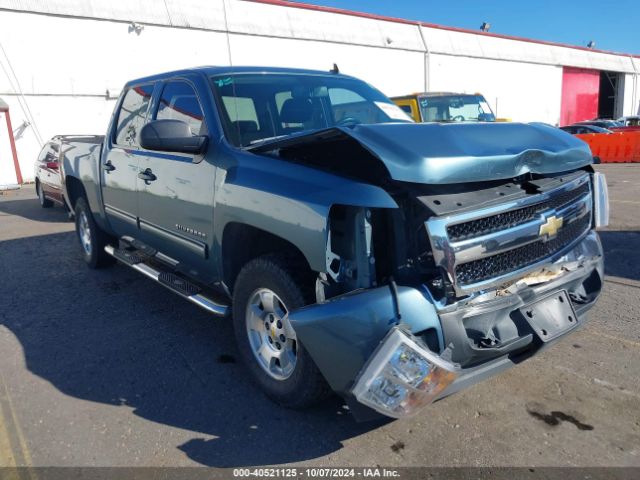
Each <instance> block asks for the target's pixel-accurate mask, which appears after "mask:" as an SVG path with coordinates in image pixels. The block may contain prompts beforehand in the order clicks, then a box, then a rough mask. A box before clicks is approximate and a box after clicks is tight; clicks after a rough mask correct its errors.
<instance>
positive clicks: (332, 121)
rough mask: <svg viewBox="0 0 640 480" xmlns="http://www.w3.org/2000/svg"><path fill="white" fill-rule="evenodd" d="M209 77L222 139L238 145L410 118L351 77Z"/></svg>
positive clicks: (263, 75) (307, 75)
mask: <svg viewBox="0 0 640 480" xmlns="http://www.w3.org/2000/svg"><path fill="white" fill-rule="evenodd" d="M212 80H213V91H214V94H215V96H216V101H217V102H218V106H219V109H220V112H221V115H220V117H221V119H222V123H223V127H224V130H225V133H226V135H227V138H228V139H229V141H230V142H231V143H233V144H234V145H236V146H240V147H246V146H249V145H253V144H256V143H259V142H261V141H265V140H269V139H273V138H277V137H283V136H287V135H292V134H294V133H300V132H308V131H313V130H319V129H324V128H329V127H334V126H349V125H357V124H360V123H387V122H412V121H413V120H411V119H410V118H409V117H408V116H407V115H406V114H405V113H404V112H403V111H402V110H400V108H398V107H397V106H396V105H395V104H394V103H392V102H391V100H389V99H388V98H387V97H385V96H384V95H383V94H382V93H380V92H379V91H378V90H376V89H374V88H373V87H371V86H369V85H367V84H366V83H365V82H362V81H360V80H355V79H351V78H344V77H339V76H335V75H312V74H253V73H250V74H244V73H239V74H234V75H224V76H217V77H212Z"/></svg>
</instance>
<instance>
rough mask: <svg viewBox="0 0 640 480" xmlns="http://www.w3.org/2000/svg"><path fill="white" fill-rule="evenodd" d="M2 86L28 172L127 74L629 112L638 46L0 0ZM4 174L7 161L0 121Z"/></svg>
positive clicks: (325, 15) (345, 21)
mask: <svg viewBox="0 0 640 480" xmlns="http://www.w3.org/2000/svg"><path fill="white" fill-rule="evenodd" d="M0 25H1V28H0V47H1V48H0V66H1V67H2V71H0V97H1V98H2V99H3V100H4V101H6V102H7V103H8V104H9V106H10V112H11V118H12V122H13V128H14V134H15V137H16V146H17V150H18V157H19V160H20V165H21V167H22V173H23V176H24V177H25V179H26V180H29V179H32V178H33V161H34V160H35V158H36V157H37V155H38V152H39V150H40V147H41V144H42V142H44V141H46V140H47V139H48V138H50V137H52V136H53V135H56V134H91V133H102V132H104V131H105V129H106V126H107V123H108V121H109V117H110V115H111V112H112V110H113V107H114V103H115V99H116V97H117V95H118V94H119V92H120V89H121V87H122V85H123V84H124V83H125V82H126V81H127V80H130V79H133V78H136V77H141V76H145V75H148V74H152V73H157V72H161V71H166V70H174V69H179V68H183V67H189V66H196V65H228V64H230V63H232V64H233V65H270V66H286V67H303V68H312V69H320V70H328V69H330V68H331V66H332V65H333V64H334V63H336V64H338V66H339V67H340V70H341V72H343V73H347V74H351V75H354V76H357V77H360V78H362V79H364V80H366V81H368V82H369V83H371V84H372V85H374V86H376V87H377V88H379V89H380V90H382V91H383V92H384V93H386V94H387V95H389V96H394V95H402V94H407V93H411V92H416V91H424V90H430V91H440V90H447V91H459V92H469V93H472V92H482V93H483V94H484V95H485V97H486V98H487V100H488V101H489V103H490V104H491V105H492V107H493V108H494V109H495V110H497V112H496V113H497V115H498V116H500V117H506V118H510V119H512V120H514V121H524V122H528V121H542V122H547V123H551V124H560V123H568V122H571V121H575V120H584V119H587V118H590V117H595V116H605V115H606V116H613V117H617V116H621V115H630V114H635V113H638V108H639V101H640V92H639V90H640V82H639V80H638V74H639V73H640V57H634V56H632V55H627V54H619V53H611V52H604V51H598V50H591V49H587V48H582V47H573V46H568V45H560V44H554V43H549V42H541V41H535V40H527V39H522V38H514V37H507V36H502V35H495V34H490V33H484V32H481V31H469V30H462V29H457V28H450V27H443V26H438V25H431V24H424V23H418V22H411V21H405V20H401V19H392V18H385V17H379V16H374V15H367V14H360V13H355V12H346V11H341V10H336V9H331V8H324V7H316V6H313V5H304V4H298V3H291V2H286V1H283V0H138V1H129V2H121V1H108V0H0ZM0 131H1V132H2V133H0V185H2V184H8V183H14V182H15V176H14V169H13V163H12V161H11V154H10V150H9V146H8V141H7V138H6V127H5V123H4V119H0Z"/></svg>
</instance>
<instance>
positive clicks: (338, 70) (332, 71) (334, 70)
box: [329, 63, 340, 73]
mask: <svg viewBox="0 0 640 480" xmlns="http://www.w3.org/2000/svg"><path fill="white" fill-rule="evenodd" d="M329 71H330V72H331V73H340V69H339V68H338V64H337V63H334V64H333V68H332V69H331V70H329Z"/></svg>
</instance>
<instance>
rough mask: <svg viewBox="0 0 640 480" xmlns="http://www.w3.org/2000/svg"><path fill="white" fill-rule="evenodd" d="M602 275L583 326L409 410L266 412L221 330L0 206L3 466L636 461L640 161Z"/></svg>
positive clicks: (23, 200)
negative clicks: (369, 415) (361, 417)
mask: <svg viewBox="0 0 640 480" xmlns="http://www.w3.org/2000/svg"><path fill="white" fill-rule="evenodd" d="M599 170H600V171H603V172H605V173H606V174H607V178H608V181H609V189H610V198H611V207H612V222H611V226H610V228H609V229H608V230H607V231H605V232H603V233H602V239H603V243H604V245H605V251H606V273H607V281H606V284H605V288H604V292H603V294H602V296H601V299H600V301H599V303H598V305H597V306H596V307H595V308H594V309H593V310H592V312H591V316H590V322H589V323H588V324H587V325H586V326H585V327H584V328H582V329H581V330H580V331H577V332H575V333H574V334H573V335H571V336H569V337H568V338H566V339H564V340H563V341H562V342H560V343H559V344H557V345H556V346H554V347H552V348H551V349H549V350H547V351H546V352H544V353H543V354H542V355H540V356H538V357H536V358H534V359H532V360H530V361H528V362H525V363H524V364H522V365H520V366H518V367H517V368H515V369H512V370H510V371H508V372H506V373H505V374H503V375H501V376H499V377H497V378H493V379H491V380H489V381H487V382H484V383H482V384H479V385H477V386H475V387H473V388H471V389H469V390H467V391H464V392H462V393H459V394H457V395H455V396H453V397H449V398H447V399H445V400H444V401H442V402H439V403H437V404H435V405H432V406H430V407H429V408H426V409H425V410H424V411H423V412H421V413H420V414H419V415H418V416H417V417H415V418H412V419H402V420H398V421H389V422H387V421H385V422H376V423H363V424H359V423H356V422H355V421H354V420H353V419H352V418H351V416H350V415H349V414H348V412H347V411H346V410H345V409H344V408H343V407H342V402H340V401H339V400H338V399H333V400H331V401H329V402H327V403H326V404H325V405H323V406H321V407H318V408H316V409H314V410H310V411H306V412H296V411H289V410H285V409H282V408H279V407H278V406H276V405H274V404H272V403H271V402H270V401H269V400H268V399H266V398H265V397H264V396H263V395H262V394H261V393H260V391H259V390H258V389H257V388H256V387H255V386H254V385H253V384H252V383H251V381H250V379H249V376H248V375H247V374H246V373H245V372H244V370H243V368H242V366H241V365H240V364H238V363H236V361H235V358H236V352H235V346H234V343H233V333H232V328H231V324H230V322H228V321H224V320H220V319H215V318H212V317H210V316H209V315H208V314H207V313H205V312H203V311H201V310H199V309H198V308H197V307H196V306H193V305H191V304H189V303H187V302H186V301H184V300H182V299H180V298H178V297H177V296H175V295H173V294H171V293H169V292H167V291H166V290H165V289H163V288H162V287H161V286H159V285H157V284H154V283H152V282H151V281H149V280H147V279H145V278H143V277H142V276H140V275H139V274H137V273H136V272H134V271H132V270H130V269H128V268H126V267H124V266H116V267H114V268H110V269H107V270H104V271H91V270H89V269H88V268H86V266H85V265H84V264H83V263H82V260H81V257H80V254H79V252H78V249H79V246H78V244H77V240H76V238H75V235H74V233H73V224H72V223H71V222H69V221H68V220H67V216H66V214H65V213H64V211H63V210H62V208H60V207H56V208H53V209H49V210H44V209H41V208H40V206H39V204H38V202H37V199H36V198H35V195H34V193H33V188H31V187H29V186H27V187H25V188H23V189H22V190H21V191H17V192H5V193H4V195H1V196H0V268H1V270H2V281H1V283H0V284H1V285H2V287H1V288H0V466H13V465H26V466H96V465H97V466H187V465H192V466H194V465H195V466H197V465H206V466H213V467H239V466H252V465H283V464H301V465H309V466H311V465H323V466H376V465H381V466H449V465H461V466H462V465H463V466H487V465H490V466H574V465H580V466H640V328H638V322H639V320H640V196H639V194H638V192H640V165H638V164H636V165H633V164H622V165H604V166H601V167H599Z"/></svg>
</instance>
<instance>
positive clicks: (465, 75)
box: [430, 54, 562, 125]
mask: <svg viewBox="0 0 640 480" xmlns="http://www.w3.org/2000/svg"><path fill="white" fill-rule="evenodd" d="M430 65H431V79H430V82H431V90H432V91H456V92H457V91H459V92H463V93H475V92H480V93H482V94H484V96H485V97H486V99H487V101H488V102H489V104H490V105H491V108H494V109H495V107H496V99H497V104H498V112H497V114H498V116H499V117H502V118H510V119H511V120H513V121H516V122H533V121H538V122H545V123H549V124H551V125H555V124H557V123H558V121H559V120H560V94H561V88H562V68H560V67H553V66H548V65H533V64H527V63H517V62H509V61H502V60H482V59H478V58H469V57H453V56H450V55H438V54H432V55H431V61H430Z"/></svg>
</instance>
